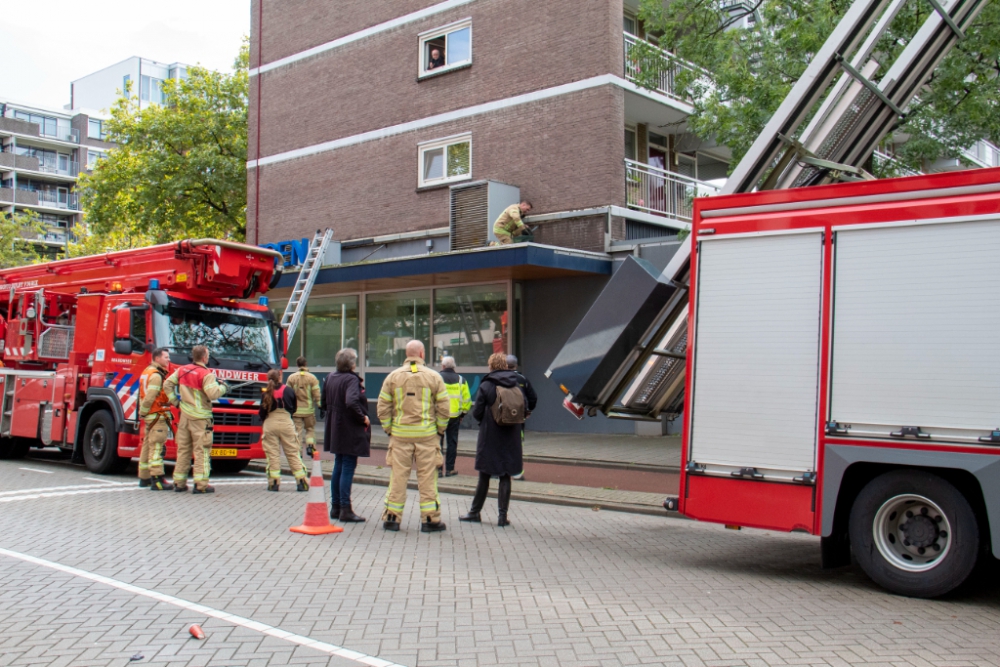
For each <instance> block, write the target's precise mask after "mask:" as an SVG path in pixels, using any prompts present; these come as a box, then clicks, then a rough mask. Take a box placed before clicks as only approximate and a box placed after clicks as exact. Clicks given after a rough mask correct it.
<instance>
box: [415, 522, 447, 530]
mask: <svg viewBox="0 0 1000 667" xmlns="http://www.w3.org/2000/svg"><path fill="white" fill-rule="evenodd" d="M446 528H447V526H445V525H444V521H431V520H430V519H427V521H424V522H423V523H421V524H420V532H421V533H440V532H441V531H442V530H445V529H446Z"/></svg>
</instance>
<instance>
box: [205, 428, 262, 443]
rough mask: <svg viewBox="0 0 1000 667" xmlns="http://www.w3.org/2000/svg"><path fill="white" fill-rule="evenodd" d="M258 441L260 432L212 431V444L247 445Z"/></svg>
mask: <svg viewBox="0 0 1000 667" xmlns="http://www.w3.org/2000/svg"><path fill="white" fill-rule="evenodd" d="M259 441H260V433H226V432H225V431H223V432H221V433H220V432H219V431H214V432H213V433H212V444H213V445H244V446H249V445H253V444H256V443H257V442H259Z"/></svg>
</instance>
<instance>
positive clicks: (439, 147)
mask: <svg viewBox="0 0 1000 667" xmlns="http://www.w3.org/2000/svg"><path fill="white" fill-rule="evenodd" d="M419 156H420V158H419V164H418V174H417V186H418V187H425V186H430V185H440V184H442V183H454V182H455V181H464V180H467V179H469V178H472V135H471V134H461V135H456V136H454V137H447V138H445V139H437V140H434V141H428V142H424V143H422V144H420V145H419Z"/></svg>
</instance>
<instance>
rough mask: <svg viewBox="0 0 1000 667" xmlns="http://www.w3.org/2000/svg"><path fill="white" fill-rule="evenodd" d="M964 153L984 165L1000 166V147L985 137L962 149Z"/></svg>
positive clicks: (973, 160) (978, 163)
mask: <svg viewBox="0 0 1000 667" xmlns="http://www.w3.org/2000/svg"><path fill="white" fill-rule="evenodd" d="M962 155H963V156H965V157H966V158H968V159H969V160H972V162H974V163H976V164H977V165H980V166H982V167H1000V148H997V147H996V146H994V145H993V144H991V143H990V142H988V141H986V140H985V139H984V140H981V141H977V142H976V143H975V145H973V146H972V148H968V149H966V150H964V151H962Z"/></svg>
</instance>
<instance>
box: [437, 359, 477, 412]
mask: <svg viewBox="0 0 1000 667" xmlns="http://www.w3.org/2000/svg"><path fill="white" fill-rule="evenodd" d="M441 379H442V380H444V386H445V389H447V390H448V399H449V400H450V402H451V404H450V406H449V407H450V408H451V418H452V419H454V418H455V417H461V416H462V415H464V414H465V413H466V412H468V411H469V410H471V409H472V396H470V395H469V383H468V382H466V381H465V378H463V377H462V376H461V375H459V374H458V373H456V372H455V371H454V370H452V369H450V368H448V369H445V370H443V371H441Z"/></svg>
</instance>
